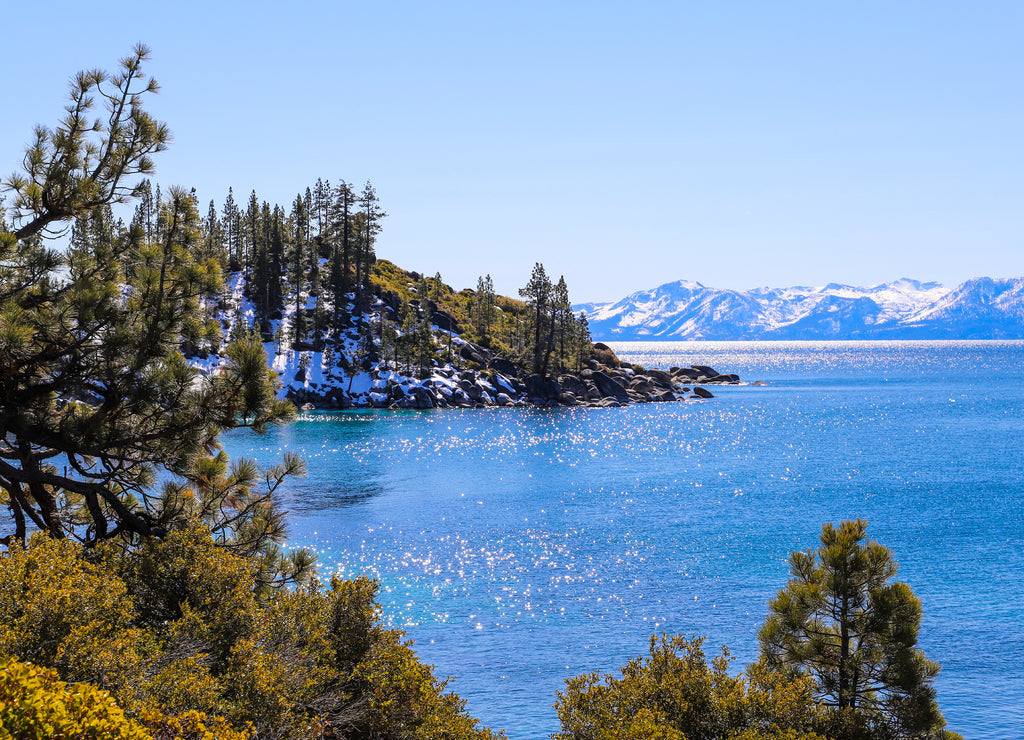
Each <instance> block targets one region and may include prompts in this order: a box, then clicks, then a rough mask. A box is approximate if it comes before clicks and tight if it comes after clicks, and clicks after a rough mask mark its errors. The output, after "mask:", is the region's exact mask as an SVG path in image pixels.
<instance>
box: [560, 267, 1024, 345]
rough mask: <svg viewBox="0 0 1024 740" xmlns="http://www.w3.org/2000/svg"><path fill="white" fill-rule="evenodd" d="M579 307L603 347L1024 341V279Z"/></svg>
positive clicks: (658, 296)
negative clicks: (611, 343) (622, 343)
mask: <svg viewBox="0 0 1024 740" xmlns="http://www.w3.org/2000/svg"><path fill="white" fill-rule="evenodd" d="M573 308H574V309H575V311H577V312H579V311H583V312H584V313H585V314H586V316H587V319H588V321H589V322H590V332H591V334H592V336H593V337H594V339H595V340H602V339H603V340H654V339H662V340H687V339H692V340H759V339H790V340H793V339H1024V278H1005V279H997V278H987V277H981V278H973V279H971V280H968V281H967V282H965V283H963V284H961V285H960V286H958V287H956V288H953V289H950V288H946V287H944V286H942V285H940V284H939V283H921V282H918V281H916V280H910V279H907V278H903V279H902V280H896V281H895V282H892V283H883V284H881V285H875V286H873V287H870V288H857V287H853V286H849V285H838V284H836V283H831V284H829V285H826V286H825V287H823V288H807V287H793V288H757V289H755V290H749V291H746V292H739V291H735V290H719V289H716V288H708V287H706V286H704V285H701V284H700V283H696V282H691V281H687V280H679V281H676V282H674V283H665V284H664V285H661V286H659V287H657V288H654V289H653V290H644V291H639V292H637V293H633V294H632V295H629V296H626V297H625V298H623V299H622V300H620V301H616V302H614V303H583V304H579V305H577V306H574V307H573Z"/></svg>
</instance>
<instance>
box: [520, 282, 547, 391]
mask: <svg viewBox="0 0 1024 740" xmlns="http://www.w3.org/2000/svg"><path fill="white" fill-rule="evenodd" d="M551 292H552V287H551V280H550V278H548V274H547V272H545V270H544V265H542V264H541V263H540V262H537V263H535V264H534V266H533V272H532V273H531V275H530V282H528V283H527V284H526V287H525V288H520V289H519V295H520V297H522V298H525V299H526V301H527V303H528V304H529V306H530V321H531V328H532V334H533V342H532V345H531V346H530V348H529V352H530V355H531V358H532V366H533V372H535V373H540V372H541V371H542V369H543V368H544V365H545V364H546V363H545V360H544V355H545V348H546V345H547V328H548V323H549V315H550V310H551Z"/></svg>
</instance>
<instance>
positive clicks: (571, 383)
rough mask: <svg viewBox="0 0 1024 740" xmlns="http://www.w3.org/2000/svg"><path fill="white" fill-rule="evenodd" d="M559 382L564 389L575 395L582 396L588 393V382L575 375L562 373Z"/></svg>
mask: <svg viewBox="0 0 1024 740" xmlns="http://www.w3.org/2000/svg"><path fill="white" fill-rule="evenodd" d="M558 384H559V385H560V386H562V390H563V391H566V392H568V393H571V394H573V395H574V396H581V397H582V396H585V395H587V384H586V383H584V382H583V381H582V380H580V379H579V378H577V377H576V376H575V375H560V376H559V378H558Z"/></svg>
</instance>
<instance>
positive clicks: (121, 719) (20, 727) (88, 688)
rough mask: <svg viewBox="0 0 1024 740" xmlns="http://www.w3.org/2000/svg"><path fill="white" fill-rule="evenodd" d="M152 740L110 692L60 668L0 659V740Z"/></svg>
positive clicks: (11, 659)
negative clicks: (67, 676)
mask: <svg viewBox="0 0 1024 740" xmlns="http://www.w3.org/2000/svg"><path fill="white" fill-rule="evenodd" d="M50 738H66V740H154V739H153V738H152V736H151V735H150V734H149V732H147V731H146V729H145V728H143V727H142V726H141V725H140V724H139V723H137V722H135V721H133V720H131V719H128V718H126V717H125V715H124V712H122V711H121V708H120V707H118V706H117V704H116V703H115V702H114V700H113V699H112V698H111V696H110V694H108V693H107V692H106V691H101V690H100V689H97V688H96V687H95V686H92V685H90V684H87V683H74V684H67V683H65V682H64V681H61V680H60V679H59V678H58V677H57V672H56V671H54V670H50V669H47V668H40V667H38V666H34V665H32V664H30V663H25V662H22V661H20V660H15V659H13V658H0V740H50Z"/></svg>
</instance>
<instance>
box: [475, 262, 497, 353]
mask: <svg viewBox="0 0 1024 740" xmlns="http://www.w3.org/2000/svg"><path fill="white" fill-rule="evenodd" d="M493 323H494V282H493V281H492V280H491V276H490V275H485V276H483V277H480V278H477V281H476V295H474V296H473V326H474V328H475V329H476V332H477V334H478V335H479V336H480V338H481V339H482V340H483V341H485V342H486V341H488V340H489V339H490V336H491V325H492V324H493Z"/></svg>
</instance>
